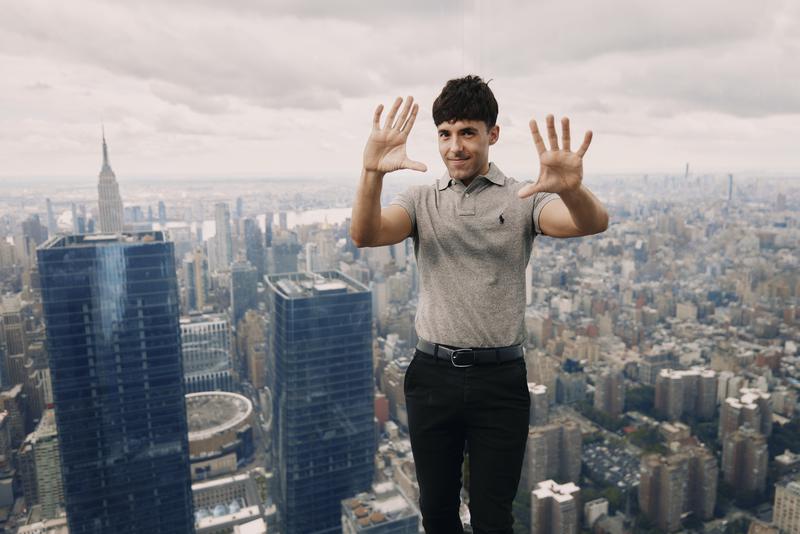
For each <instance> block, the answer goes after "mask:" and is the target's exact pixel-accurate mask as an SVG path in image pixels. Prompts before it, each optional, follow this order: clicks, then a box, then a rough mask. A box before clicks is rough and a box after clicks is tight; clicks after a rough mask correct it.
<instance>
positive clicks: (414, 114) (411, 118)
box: [400, 104, 419, 133]
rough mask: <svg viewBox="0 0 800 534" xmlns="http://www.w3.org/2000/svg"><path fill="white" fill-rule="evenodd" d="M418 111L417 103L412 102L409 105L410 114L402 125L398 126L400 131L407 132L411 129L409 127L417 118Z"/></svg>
mask: <svg viewBox="0 0 800 534" xmlns="http://www.w3.org/2000/svg"><path fill="white" fill-rule="evenodd" d="M418 111H419V104H414V105H413V106H411V115H410V116H409V117H408V120H407V121H406V123H405V124H403V127H402V128H400V131H401V132H405V133H408V132H410V131H411V128H412V127H413V126H414V121H415V120H417V112H418Z"/></svg>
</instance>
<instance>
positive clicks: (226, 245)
mask: <svg viewBox="0 0 800 534" xmlns="http://www.w3.org/2000/svg"><path fill="white" fill-rule="evenodd" d="M214 227H215V228H216V233H215V234H214V254H213V257H212V258H209V259H210V260H213V265H211V266H210V267H211V270H212V271H227V270H228V269H229V268H230V266H231V262H232V261H233V238H232V237H231V212H230V210H229V209H228V204H226V203H225V202H218V203H217V204H215V205H214Z"/></svg>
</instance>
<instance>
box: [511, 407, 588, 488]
mask: <svg viewBox="0 0 800 534" xmlns="http://www.w3.org/2000/svg"><path fill="white" fill-rule="evenodd" d="M581 444H582V438H581V429H580V427H579V426H578V423H576V422H575V421H572V420H571V419H557V420H554V421H551V422H550V423H549V424H547V425H544V426H531V427H530V428H529V429H528V443H527V446H526V448H525V457H524V459H523V463H522V474H521V476H520V486H521V487H522V488H523V489H524V490H525V491H526V492H528V491H531V490H532V489H533V488H534V487H535V486H536V484H537V483H538V482H541V481H543V480H547V479H549V478H552V479H555V480H557V481H559V482H578V479H579V477H580V474H581Z"/></svg>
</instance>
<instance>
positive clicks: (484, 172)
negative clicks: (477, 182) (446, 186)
mask: <svg viewBox="0 0 800 534" xmlns="http://www.w3.org/2000/svg"><path fill="white" fill-rule="evenodd" d="M489 166H490V163H489V162H488V161H487V162H486V166H485V167H484V168H483V169H481V172H479V173H478V174H476V175H475V176H470V177H469V178H462V179H461V183H462V184H464V187H469V184H471V183H472V181H473V180H474V179H475V178H477V177H478V176H486V175H487V174H489Z"/></svg>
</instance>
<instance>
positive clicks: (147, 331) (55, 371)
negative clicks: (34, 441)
mask: <svg viewBox="0 0 800 534" xmlns="http://www.w3.org/2000/svg"><path fill="white" fill-rule="evenodd" d="M173 254H174V251H173V245H172V243H170V242H165V241H164V237H163V234H162V233H161V232H149V233H140V234H124V233H123V234H100V235H97V234H95V235H70V236H63V237H57V238H53V239H51V240H49V241H47V242H46V243H44V244H43V245H42V246H41V247H39V250H38V258H39V270H40V272H41V284H42V300H43V305H44V317H45V322H46V327H47V344H48V348H49V352H50V370H51V373H52V382H53V399H54V402H55V412H56V423H57V426H58V437H59V449H60V451H61V462H62V470H63V481H64V500H65V503H66V509H67V520H68V523H69V531H70V533H72V534H85V533H92V534H101V533H102V534H108V533H111V532H114V533H123V532H130V533H146V534H157V533H165V534H166V533H170V534H173V533H177V532H180V533H184V532H188V533H193V532H194V521H193V514H192V493H191V482H190V475H189V446H188V437H187V426H186V407H185V404H184V396H183V395H184V388H183V372H182V364H181V352H180V327H179V322H178V321H179V311H178V290H177V280H176V274H175V265H174V256H173Z"/></svg>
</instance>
